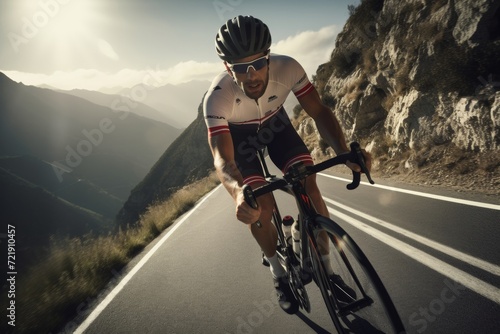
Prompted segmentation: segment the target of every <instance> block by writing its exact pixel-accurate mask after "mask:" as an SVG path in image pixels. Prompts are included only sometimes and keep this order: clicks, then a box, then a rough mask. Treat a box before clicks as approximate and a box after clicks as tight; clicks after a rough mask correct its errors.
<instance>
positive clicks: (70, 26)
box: [11, 0, 119, 69]
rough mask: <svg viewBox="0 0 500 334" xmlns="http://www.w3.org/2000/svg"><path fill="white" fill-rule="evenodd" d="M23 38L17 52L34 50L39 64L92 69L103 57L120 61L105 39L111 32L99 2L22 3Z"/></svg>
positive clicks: (49, 0)
mask: <svg viewBox="0 0 500 334" xmlns="http://www.w3.org/2000/svg"><path fill="white" fill-rule="evenodd" d="M18 6H19V7H18V8H19V9H18V10H19V11H18V12H19V13H20V15H21V19H20V20H21V21H22V24H23V26H22V30H21V36H20V37H17V36H16V37H17V39H13V38H14V37H11V39H13V42H12V43H14V44H15V45H14V47H15V48H18V49H19V48H21V47H24V45H25V44H27V45H29V46H31V47H32V48H34V49H33V52H35V53H36V54H37V55H38V56H39V57H38V58H39V59H40V60H42V59H43V61H44V62H46V63H50V62H52V63H53V64H52V65H55V67H57V68H60V69H69V68H74V67H77V68H78V67H91V66H93V65H94V64H95V62H98V61H99V60H100V59H102V56H104V57H106V58H108V59H112V60H117V59H118V58H119V57H118V55H117V54H116V53H115V51H114V50H113V48H112V46H111V45H110V44H109V43H108V42H107V41H106V40H105V39H104V38H103V36H105V35H106V33H107V32H108V31H106V30H105V28H106V25H109V21H110V20H109V18H106V16H105V13H104V12H103V10H104V7H105V6H104V5H103V2H101V1H99V0H71V1H70V0H64V1H63V0H42V1H19V2H18Z"/></svg>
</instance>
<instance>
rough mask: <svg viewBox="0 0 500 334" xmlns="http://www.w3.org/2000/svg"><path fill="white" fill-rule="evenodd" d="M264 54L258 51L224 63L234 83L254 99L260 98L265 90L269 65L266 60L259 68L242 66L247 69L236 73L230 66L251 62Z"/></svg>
mask: <svg viewBox="0 0 500 334" xmlns="http://www.w3.org/2000/svg"><path fill="white" fill-rule="evenodd" d="M265 55H266V54H265V53H259V54H256V55H253V56H249V57H246V58H241V59H237V60H235V61H234V62H233V63H232V64H226V69H227V71H228V72H229V74H230V75H231V76H232V77H233V78H234V81H235V82H236V84H237V85H238V86H240V88H241V89H242V90H243V91H244V92H245V95H246V96H248V97H249V98H251V99H254V100H257V99H258V98H260V97H261V96H262V95H264V92H265V91H266V88H267V83H268V81H269V66H268V64H267V61H266V65H265V66H263V67H262V68H261V69H259V70H255V69H254V68H253V67H252V66H250V67H248V68H247V67H246V66H243V68H245V69H246V70H247V72H246V73H238V72H237V71H235V70H234V69H231V67H232V66H233V65H236V64H241V63H249V62H252V61H254V60H256V59H259V58H262V57H264V56H265ZM249 65H251V64H249ZM240 67H241V66H240Z"/></svg>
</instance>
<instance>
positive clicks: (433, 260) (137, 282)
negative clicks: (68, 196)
mask: <svg viewBox="0 0 500 334" xmlns="http://www.w3.org/2000/svg"><path fill="white" fill-rule="evenodd" d="M330 174H331V173H329V174H321V175H319V176H318V183H319V184H320V188H321V190H322V193H323V195H324V197H325V200H326V201H327V205H328V207H329V210H331V211H330V212H331V215H332V217H339V219H337V221H338V222H339V224H340V225H341V226H342V227H344V229H345V230H347V231H348V233H349V234H351V236H352V237H353V239H354V240H355V241H356V242H357V243H358V244H359V245H360V246H361V248H362V249H363V250H364V251H365V253H366V255H367V256H368V258H369V259H370V261H371V262H372V264H373V265H374V267H375V269H376V270H377V272H378V273H379V275H380V277H381V278H382V280H383V282H384V283H385V285H386V288H387V290H388V291H389V293H390V295H391V297H392V299H393V301H394V303H395V305H396V307H397V309H398V311H399V313H400V316H401V318H402V320H403V322H404V324H405V327H406V329H407V332H408V333H454V334H458V333H500V241H499V236H500V205H498V203H494V204H488V203H486V204H485V203H484V202H476V201H473V202H471V201H462V202H459V201H456V200H454V199H453V198H450V197H449V196H448V195H449V194H444V195H446V196H443V194H437V196H433V197H429V196H431V194H426V193H423V192H421V191H420V192H412V191H408V188H407V187H405V188H406V190H404V189H402V188H401V187H400V186H397V188H394V185H391V184H385V185H381V184H378V182H377V185H375V186H370V185H366V184H363V185H361V186H360V188H359V189H357V190H355V191H347V190H345V184H346V183H347V182H346V181H345V180H342V177H341V178H338V177H332V176H331V175H330ZM376 181H377V180H376ZM426 191H428V189H427V190H426ZM454 196H455V197H456V194H454ZM277 200H278V203H279V205H280V210H281V213H282V215H286V214H292V215H295V214H296V209H294V207H293V202H292V201H290V200H288V197H287V195H285V194H281V193H279V192H278V193H277ZM290 204H292V206H290ZM308 293H309V296H310V299H311V303H312V306H311V308H312V310H311V313H299V314H297V315H287V314H286V313H284V312H283V311H282V310H281V309H280V308H279V306H278V305H277V302H276V298H275V296H274V288H273V285H272V280H271V276H270V273H269V269H268V268H267V267H264V266H262V265H261V263H260V250H259V248H258V246H257V244H256V243H255V241H254V240H253V238H252V237H251V235H250V233H249V232H248V230H247V228H246V227H245V226H244V225H243V224H241V223H239V222H238V221H236V219H235V218H234V207H233V203H232V200H231V198H230V197H229V195H228V194H227V192H226V191H225V190H224V188H223V187H218V188H216V189H215V190H214V191H213V192H212V193H210V194H209V196H207V197H205V198H204V199H203V200H202V201H201V202H200V203H199V204H198V205H197V206H196V207H195V208H194V209H193V210H192V211H190V212H189V213H187V214H186V215H185V216H183V217H182V218H181V219H179V221H178V222H177V223H176V224H175V225H174V226H173V227H171V228H170V229H169V230H167V231H165V233H163V234H162V236H160V237H159V238H158V239H157V240H156V241H155V242H154V243H153V244H152V245H151V246H150V247H148V249H147V250H146V251H145V252H143V254H141V256H140V257H138V258H137V259H136V260H135V261H134V262H133V263H132V264H131V265H130V266H129V268H128V269H127V270H126V271H124V272H123V273H120V275H119V276H118V274H117V277H116V279H115V280H114V282H113V285H112V286H110V287H109V288H108V289H106V291H105V293H104V294H103V297H102V298H101V299H100V300H99V301H98V302H96V303H95V304H96V306H95V307H93V308H92V309H90V308H89V309H88V310H86V312H83V311H82V312H81V313H82V315H84V316H85V317H82V320H84V321H83V322H81V323H77V322H73V323H70V324H68V326H67V329H68V328H69V329H75V328H76V333H82V332H83V333H96V334H97V333H99V334H101V333H246V334H248V333H335V332H336V331H335V329H334V328H333V326H332V324H331V322H330V320H329V317H328V314H327V311H326V309H325V307H324V306H323V305H322V300H321V295H320V293H319V291H318V289H317V288H316V286H315V285H314V283H312V284H309V285H308Z"/></svg>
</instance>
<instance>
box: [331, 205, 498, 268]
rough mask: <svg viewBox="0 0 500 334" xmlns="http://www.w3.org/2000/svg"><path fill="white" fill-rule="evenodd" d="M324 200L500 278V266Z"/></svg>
mask: <svg viewBox="0 0 500 334" xmlns="http://www.w3.org/2000/svg"><path fill="white" fill-rule="evenodd" d="M324 200H325V201H326V202H329V203H331V204H333V205H335V206H337V207H339V208H341V209H344V210H346V211H348V212H349V213H352V214H355V215H356V216H358V217H361V218H364V219H366V220H369V221H371V222H373V223H376V224H378V225H380V226H383V227H385V228H387V229H389V230H391V231H394V232H396V233H399V234H401V235H404V236H405V237H407V238H410V239H413V240H415V241H417V242H419V243H421V244H423V245H425V246H428V247H431V248H434V249H435V250H437V251H439V252H441V253H444V254H446V255H449V256H451V257H454V258H456V259H458V260H460V261H463V262H466V263H468V264H471V265H473V266H475V267H477V268H480V269H483V270H485V271H488V272H490V273H492V274H493V275H497V276H500V266H497V265H495V264H493V263H490V262H488V261H484V260H481V259H478V258H476V257H474V256H471V255H469V254H467V253H463V252H460V251H458V250H456V249H454V248H451V247H448V246H445V245H442V244H440V243H438V242H436V241H434V240H431V239H428V238H426V237H423V236H421V235H418V234H416V233H413V232H410V231H408V230H405V229H404V228H401V227H398V226H396V225H394V224H391V223H388V222H386V221H383V220H381V219H378V218H376V217H373V216H370V215H368V214H366V213H364V212H361V211H358V210H356V209H353V208H351V207H348V206H346V205H343V204H340V203H338V202H335V201H333V200H331V199H329V198H324Z"/></svg>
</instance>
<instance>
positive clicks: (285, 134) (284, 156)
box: [261, 109, 329, 255]
mask: <svg viewBox="0 0 500 334" xmlns="http://www.w3.org/2000/svg"><path fill="white" fill-rule="evenodd" d="M269 130H271V131H269ZM261 131H265V133H266V134H272V136H269V137H270V138H272V140H270V142H269V143H267V147H268V149H269V155H270V157H271V159H272V160H273V162H274V163H275V165H276V166H278V168H280V169H281V171H282V172H283V173H286V172H287V170H288V169H289V168H290V166H292V165H293V164H295V163H297V162H299V161H300V162H303V163H304V164H305V165H312V164H314V162H313V160H312V157H311V154H310V152H309V149H308V148H307V146H306V145H305V143H304V141H303V140H302V138H300V136H299V135H298V133H297V131H295V129H294V128H293V126H292V124H291V122H290V120H289V119H288V116H287V115H286V112H285V110H284V109H282V110H281V111H279V112H278V114H277V115H276V116H275V117H274V118H273V119H271V120H270V121H268V122H267V123H266V124H264V126H263V127H262V130H261ZM305 186H306V191H307V193H308V195H309V197H310V198H311V201H312V203H313V205H314V208H315V209H316V211H317V212H318V213H319V214H321V215H323V216H325V217H328V216H329V213H328V208H327V207H326V204H325V202H324V201H323V197H322V196H321V192H320V190H319V188H318V185H317V183H316V175H311V176H309V177H308V178H307V181H306V182H305ZM318 238H319V240H318V242H319V243H320V251H321V253H322V254H324V255H326V254H328V251H329V249H328V245H329V243H328V236H327V235H326V233H321V234H320V236H319V237H318ZM320 241H322V242H320Z"/></svg>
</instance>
